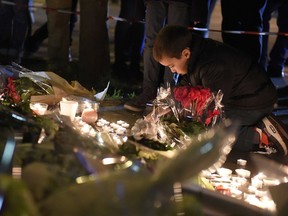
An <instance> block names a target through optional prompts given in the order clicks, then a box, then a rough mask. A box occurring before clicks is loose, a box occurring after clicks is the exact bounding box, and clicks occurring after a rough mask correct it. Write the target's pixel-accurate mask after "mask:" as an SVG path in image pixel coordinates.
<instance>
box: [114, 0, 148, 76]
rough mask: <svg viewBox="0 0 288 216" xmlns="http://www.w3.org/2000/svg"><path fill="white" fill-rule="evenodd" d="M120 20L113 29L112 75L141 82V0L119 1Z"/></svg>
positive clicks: (142, 6) (142, 13)
mask: <svg viewBox="0 0 288 216" xmlns="http://www.w3.org/2000/svg"><path fill="white" fill-rule="evenodd" d="M120 4H121V7H120V14H119V17H120V18H124V19H126V20H125V21H117V23H116V28H115V41H114V43H115V49H114V54H115V61H114V65H113V75H114V76H115V77H117V78H118V79H125V80H127V79H129V80H131V81H138V80H142V77H143V72H142V71H141V69H140V64H141V60H142V48H143V42H144V32H145V24H144V18H145V6H144V1H143V0H121V2H120Z"/></svg>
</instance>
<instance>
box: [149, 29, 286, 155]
mask: <svg viewBox="0 0 288 216" xmlns="http://www.w3.org/2000/svg"><path fill="white" fill-rule="evenodd" d="M153 56H154V58H155V60H156V61H158V62H159V63H160V64H162V65H164V66H167V67H169V68H170V69H171V71H172V72H173V73H177V74H179V75H181V76H180V78H179V81H178V84H179V85H192V86H196V85H201V86H203V87H206V88H210V89H211V91H214V92H217V91H218V90H222V92H223V94H224V96H223V99H222V104H223V105H224V112H225V116H226V118H229V119H231V120H232V122H235V121H237V122H239V123H240V126H241V127H240V130H239V134H238V139H237V140H236V142H235V144H234V149H237V150H240V151H259V152H261V153H267V154H270V153H278V154H281V155H287V148H288V134H287V133H288V130H287V128H286V126H285V125H284V124H283V123H282V122H281V121H279V120H277V119H276V117H275V116H274V115H273V114H272V110H273V106H274V103H275V102H276V100H277V92H276V89H275V86H274V85H273V83H272V82H271V80H270V79H269V78H268V77H267V76H266V74H265V72H264V71H262V69H261V67H260V66H259V65H257V64H255V63H253V61H252V59H251V58H250V57H248V56H247V55H245V54H243V53H241V52H240V51H238V50H236V49H234V48H232V47H230V46H228V45H226V44H223V43H220V42H217V41H214V40H212V39H207V38H201V37H199V36H197V35H195V34H193V33H191V32H190V31H189V30H188V29H187V28H185V27H181V26H167V27H165V28H164V29H162V30H161V31H160V32H159V34H158V35H157V38H156V40H155V43H154V48H153Z"/></svg>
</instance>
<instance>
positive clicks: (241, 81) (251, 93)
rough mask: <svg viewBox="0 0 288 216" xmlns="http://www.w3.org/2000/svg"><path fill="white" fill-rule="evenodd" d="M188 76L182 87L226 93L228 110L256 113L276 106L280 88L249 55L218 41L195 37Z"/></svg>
mask: <svg viewBox="0 0 288 216" xmlns="http://www.w3.org/2000/svg"><path fill="white" fill-rule="evenodd" d="M190 50H191V57H190V61H189V66H188V73H187V74H186V75H184V76H182V77H181V78H180V84H181V85H187V84H188V85H192V86H196V85H201V86H204V87H207V88H210V89H211V90H212V91H214V92H217V91H218V90H219V89H221V90H222V92H223V93H224V96H223V100H222V103H223V105H224V106H225V109H245V110H255V109H262V108H267V107H270V106H273V104H274V103H275V102H276V100H277V92H276V88H275V86H274V85H273V83H272V82H271V80H270V79H269V78H268V76H267V75H266V74H265V72H264V71H263V70H261V68H260V66H259V65H258V64H255V63H253V62H252V60H251V58H250V57H249V56H248V55H247V54H243V53H241V52H240V51H238V50H236V49H234V48H232V47H230V46H228V45H226V44H223V43H220V42H217V41H214V40H211V39H204V38H201V37H199V36H197V35H194V34H193V35H192V44H191V47H190Z"/></svg>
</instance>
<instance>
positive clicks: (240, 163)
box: [237, 159, 247, 166]
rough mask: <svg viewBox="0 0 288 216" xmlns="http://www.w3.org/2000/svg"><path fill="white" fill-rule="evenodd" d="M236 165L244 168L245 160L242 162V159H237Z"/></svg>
mask: <svg viewBox="0 0 288 216" xmlns="http://www.w3.org/2000/svg"><path fill="white" fill-rule="evenodd" d="M237 164H238V165H240V166H246V164H247V161H246V160H243V159H238V160H237Z"/></svg>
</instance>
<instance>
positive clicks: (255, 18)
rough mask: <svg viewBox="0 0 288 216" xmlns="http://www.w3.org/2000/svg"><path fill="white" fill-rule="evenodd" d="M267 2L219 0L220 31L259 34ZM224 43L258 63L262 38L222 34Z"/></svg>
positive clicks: (264, 0)
mask: <svg viewBox="0 0 288 216" xmlns="http://www.w3.org/2000/svg"><path fill="white" fill-rule="evenodd" d="M266 1H267V0H253V1H251V0H241V1H239V0H221V9H222V16H223V20H222V30H224V31H225V30H228V31H231V30H238V31H253V32H261V31H262V29H263V21H262V15H263V12H264V8H265V5H266ZM222 39H223V41H224V43H227V44H230V45H231V46H233V47H235V48H237V49H239V50H242V51H244V52H246V53H247V54H248V55H251V57H252V58H253V59H254V60H255V61H256V62H260V58H261V52H262V36H261V35H251V34H233V33H222Z"/></svg>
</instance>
